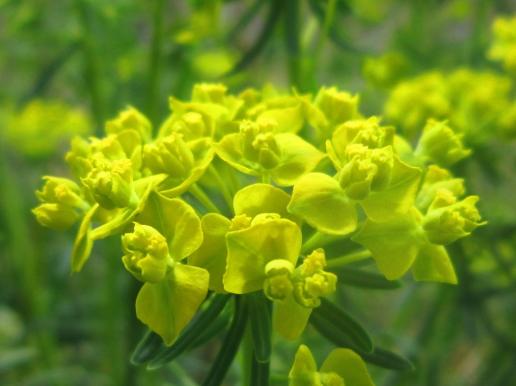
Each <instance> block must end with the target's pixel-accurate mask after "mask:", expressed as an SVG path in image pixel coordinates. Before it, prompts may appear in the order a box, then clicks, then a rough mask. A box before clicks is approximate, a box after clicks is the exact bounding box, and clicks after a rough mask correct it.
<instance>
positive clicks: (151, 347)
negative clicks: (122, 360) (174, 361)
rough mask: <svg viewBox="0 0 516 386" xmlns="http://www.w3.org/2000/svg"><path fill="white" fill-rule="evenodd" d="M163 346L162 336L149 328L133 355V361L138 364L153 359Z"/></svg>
mask: <svg viewBox="0 0 516 386" xmlns="http://www.w3.org/2000/svg"><path fill="white" fill-rule="evenodd" d="M163 347H164V345H163V340H162V339H161V337H160V336H159V335H158V334H156V333H154V332H152V331H151V330H147V332H146V333H145V335H144V336H143V337H142V338H141V339H140V341H139V342H138V344H137V345H136V348H135V349H134V351H133V353H132V355H131V363H132V364H133V365H136V366H138V365H141V364H143V363H145V362H147V361H149V360H150V359H152V358H153V357H154V356H155V355H156V354H157V353H158V352H159V351H160V350H161V349H162V348H163Z"/></svg>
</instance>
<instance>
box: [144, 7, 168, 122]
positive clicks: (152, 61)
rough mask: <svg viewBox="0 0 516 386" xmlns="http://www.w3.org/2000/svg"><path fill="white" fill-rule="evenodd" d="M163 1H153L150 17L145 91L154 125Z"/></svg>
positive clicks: (157, 112) (157, 100)
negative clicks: (150, 35) (147, 70)
mask: <svg viewBox="0 0 516 386" xmlns="http://www.w3.org/2000/svg"><path fill="white" fill-rule="evenodd" d="M164 8H165V0H155V1H154V12H153V16H152V25H153V31H152V41H151V47H150V52H149V79H148V85H147V87H148V89H147V93H148V94H147V95H148V97H147V113H148V114H149V117H150V119H151V122H153V123H154V124H156V123H157V122H158V118H159V86H160V77H161V56H162V51H163V37H164V31H163V29H164V27H163V24H164V15H165V9H164Z"/></svg>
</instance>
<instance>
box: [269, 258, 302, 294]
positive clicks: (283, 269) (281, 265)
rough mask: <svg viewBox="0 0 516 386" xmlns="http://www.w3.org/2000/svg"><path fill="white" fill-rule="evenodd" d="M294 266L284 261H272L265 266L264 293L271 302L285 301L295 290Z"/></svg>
mask: <svg viewBox="0 0 516 386" xmlns="http://www.w3.org/2000/svg"><path fill="white" fill-rule="evenodd" d="M294 269H295V268H294V265H293V264H292V263H291V262H290V261H288V260H283V259H276V260H272V261H270V262H269V263H267V265H266V266H265V276H266V279H265V282H264V287H263V291H264V293H265V296H267V297H268V298H269V299H271V300H273V301H274V300H280V301H281V300H285V299H286V298H287V297H288V296H289V295H290V294H291V293H292V291H293V290H294V285H293V283H292V274H293V272H294Z"/></svg>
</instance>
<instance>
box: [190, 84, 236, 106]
mask: <svg viewBox="0 0 516 386" xmlns="http://www.w3.org/2000/svg"><path fill="white" fill-rule="evenodd" d="M227 91H228V89H227V87H226V86H224V85H223V84H221V83H199V84H196V85H195V86H194V88H193V92H192V101H193V102H203V103H219V104H223V103H224V98H225V97H226V92H227Z"/></svg>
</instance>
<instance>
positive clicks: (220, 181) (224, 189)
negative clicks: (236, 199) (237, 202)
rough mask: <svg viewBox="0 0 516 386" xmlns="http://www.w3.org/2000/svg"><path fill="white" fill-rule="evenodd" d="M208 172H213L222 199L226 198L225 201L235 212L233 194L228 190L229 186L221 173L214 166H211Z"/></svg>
mask: <svg viewBox="0 0 516 386" xmlns="http://www.w3.org/2000/svg"><path fill="white" fill-rule="evenodd" d="M208 170H209V171H210V172H211V174H212V175H213V178H214V179H215V182H216V183H217V186H218V187H219V188H220V191H221V193H222V197H224V201H225V202H226V204H227V206H228V208H229V210H230V211H233V198H232V197H231V193H230V191H229V189H228V186H227V184H226V183H225V182H224V180H223V179H222V177H221V176H220V174H219V172H218V171H217V169H216V168H215V167H214V166H213V165H210V166H209V168H208Z"/></svg>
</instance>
